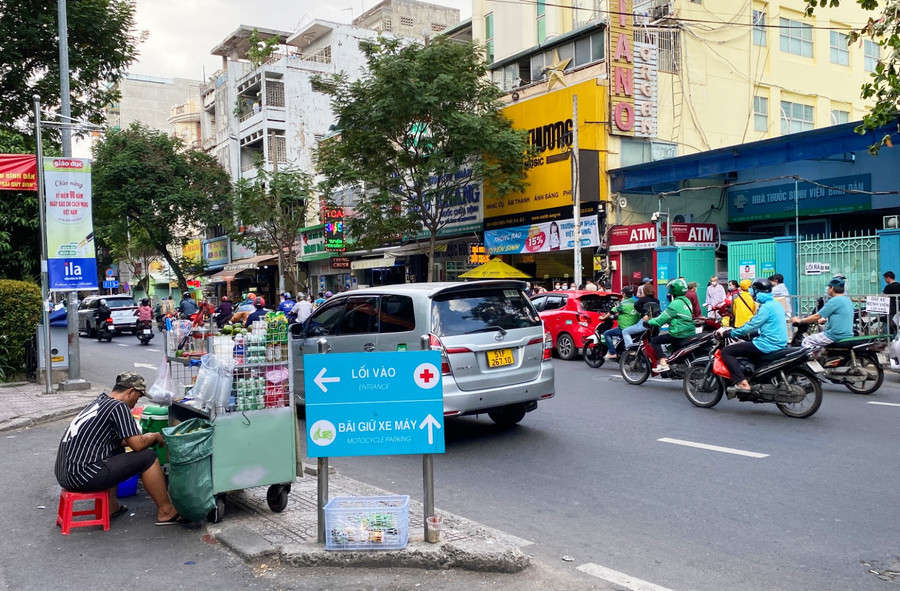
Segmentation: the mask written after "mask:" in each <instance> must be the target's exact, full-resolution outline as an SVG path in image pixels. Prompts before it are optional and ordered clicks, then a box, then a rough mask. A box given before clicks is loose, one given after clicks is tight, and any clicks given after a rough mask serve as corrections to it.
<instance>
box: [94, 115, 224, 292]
mask: <svg viewBox="0 0 900 591" xmlns="http://www.w3.org/2000/svg"><path fill="white" fill-rule="evenodd" d="M182 148H183V142H182V141H181V140H180V139H178V138H172V137H168V136H167V135H166V134H164V133H162V132H159V131H155V130H153V129H150V128H148V127H146V126H144V125H141V124H139V123H132V124H131V127H129V128H128V129H124V130H121V131H114V130H109V131H107V133H106V137H105V138H104V139H103V141H101V142H100V143H99V144H97V145H96V146H95V148H94V174H93V179H92V183H93V188H94V233H95V234H97V235H98V236H99V237H100V238H101V239H103V240H104V241H105V242H106V243H107V244H110V245H113V244H118V245H121V244H122V243H123V242H124V243H125V244H130V243H131V238H130V237H131V235H132V234H134V233H135V232H143V233H145V234H146V236H145V237H142V240H146V241H147V243H149V244H150V245H152V246H153V247H154V248H155V249H156V250H157V252H159V254H160V256H162V257H163V258H164V259H166V261H167V262H168V263H169V266H170V267H171V268H172V271H173V272H174V273H175V276H176V277H177V278H178V285H179V286H180V288H181V290H182V291H184V290H187V279H186V277H185V275H186V274H187V272H189V271H190V270H191V268H190V267H189V266H188V264H187V262H186V261H185V260H184V259H182V258H180V257H179V256H178V254H177V252H178V247H179V246H183V245H184V244H186V243H187V242H188V241H189V240H190V239H192V238H195V237H197V235H198V234H200V232H201V231H202V229H203V228H204V227H207V226H219V225H221V226H225V225H228V224H230V220H231V192H232V191H231V184H230V181H229V177H228V174H227V173H226V172H225V171H224V170H223V169H222V168H221V167H220V166H219V164H218V163H217V162H216V161H215V159H214V158H213V157H212V156H209V155H207V154H204V153H202V152H198V151H196V150H183V149H182ZM194 271H197V269H194Z"/></svg>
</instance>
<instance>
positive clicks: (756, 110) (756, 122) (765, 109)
mask: <svg viewBox="0 0 900 591" xmlns="http://www.w3.org/2000/svg"><path fill="white" fill-rule="evenodd" d="M753 129H755V130H756V131H768V130H769V99H768V98H766V97H764V96H754V97H753Z"/></svg>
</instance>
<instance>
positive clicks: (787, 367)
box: [583, 315, 887, 418]
mask: <svg viewBox="0 0 900 591" xmlns="http://www.w3.org/2000/svg"><path fill="white" fill-rule="evenodd" d="M613 320H614V319H613V317H612V316H610V315H607V316H606V317H604V318H603V319H601V322H600V323H599V324H598V325H597V327H596V329H595V330H594V334H593V335H591V336H590V337H588V339H587V340H586V342H585V344H584V349H583V356H584V361H585V363H586V364H587V365H588V366H589V367H593V368H597V367H601V366H602V365H603V364H604V362H605V359H606V355H607V353H609V350H608V348H607V345H606V342H605V341H604V339H603V333H604V332H606V331H607V330H609V329H610V328H612V327H613ZM694 324H695V325H696V326H697V329H698V334H697V336H695V337H693V338H691V339H690V340H689V341H688V342H686V343H684V344H683V345H682V346H681V347H679V348H677V349H676V350H674V351H672V352H670V353H669V355H668V356H667V361H668V369H667V370H666V371H661V372H658V373H657V372H654V371H653V370H654V368H655V367H656V366H657V364H658V362H659V359H658V358H657V355H656V353H655V351H654V350H653V347H652V346H651V345H650V339H651V338H652V336H654V333H655V329H647V330H646V331H645V332H644V333H643V335H642V336H641V337H640V338H639V339H636V340H635V342H634V346H632V347H631V348H629V349H627V350H626V349H625V346H624V343H623V342H622V340H621V339H619V340H618V342H617V343H616V350H615V355H616V356H617V357H618V363H619V372H620V374H621V375H622V379H624V380H625V381H626V382H627V383H629V384H632V385H640V384H643V383H644V382H645V381H647V379H649V378H650V376H651V375H656V376H658V377H660V378H663V379H671V380H681V381H682V382H683V387H684V393H685V396H686V397H687V399H688V400H689V401H690V402H691V403H692V404H694V405H695V406H698V407H700V408H712V407H714V406H715V405H716V404H718V403H719V401H721V400H722V398H723V396H724V397H727V398H728V399H729V400H732V399H735V398H737V399H738V400H739V401H741V402H753V403H757V404H760V403H770V404H775V405H776V406H777V407H778V409H779V410H781V412H783V413H784V414H785V415H787V416H789V417H793V418H806V417H810V416H812V415H813V414H815V412H816V411H817V410H818V409H819V406H820V405H821V404H822V386H821V383H822V382H825V381H829V382H831V383H834V384H842V385H844V386H846V387H847V389H848V390H850V391H851V392H855V393H857V394H872V393H874V392H875V391H876V390H878V388H880V387H881V384H882V383H883V382H884V369H883V368H882V366H881V363H880V362H879V360H878V352H879V351H882V350H884V349H885V347H886V346H887V344H886V343H885V342H884V341H880V340H877V339H876V338H873V337H865V336H862V337H853V338H850V339H845V340H842V341H838V342H835V343H832V344H830V345H828V346H826V347H824V348H823V349H821V350H820V352H819V355H818V356H817V358H816V359H813V358H812V351H811V350H810V349H806V348H803V347H801V346H800V342H801V341H802V339H803V335H804V334H805V332H806V330H807V329H808V327H809V325H797V324H795V325H794V326H795V328H796V330H795V333H794V337H793V339H792V341H791V343H790V346H789V347H786V348H784V349H782V350H780V351H776V352H775V353H770V354H768V355H765V356H763V357H761V358H760V359H759V361H758V362H756V363H753V362H751V361H749V360H746V359H741V364H742V367H743V370H744V373H745V375H746V376H747V379H748V382H749V383H750V385H751V390H750V392H746V391H740V390H736V389H734V388H730V387H728V384H729V383H730V378H731V375H730V373H729V372H728V369H727V368H726V367H725V365H724V363H722V362H721V358H720V356H719V352H720V351H721V350H722V349H723V348H724V347H726V346H727V345H729V344H731V343H733V342H737V340H738V339H736V338H733V337H730V336H728V333H727V332H726V333H725V334H724V335H721V336H720V335H719V334H717V333H716V332H715V331H716V329H718V328H719V327H720V325H719V323H718V322H716V321H715V320H712V319H698V320H695V322H694Z"/></svg>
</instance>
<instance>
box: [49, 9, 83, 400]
mask: <svg viewBox="0 0 900 591" xmlns="http://www.w3.org/2000/svg"><path fill="white" fill-rule="evenodd" d="M56 6H57V13H58V15H59V99H60V101H59V110H60V114H61V115H62V119H63V121H62V123H63V125H61V126H60V128H59V131H60V140H61V141H62V152H63V157H65V158H71V157H72V130H71V129H70V127H69V124H70V123H71V121H72V105H71V102H70V99H69V96H70V89H69V25H68V21H67V18H66V0H56ZM37 165H38V168H39V169H42V168H43V166H44V163H43V162H41V161H38V163H37ZM42 207H43V206H42ZM46 240H47V238H46V236H45V237H44V241H45V242H46ZM44 256H45V257H46V256H47V253H45V254H44ZM66 308H67V310H66V324H67V325H68V328H67V334H68V341H69V379H68V380H66V381H65V382H63V383H62V384H60V385H59V387H60V389H61V390H87V389H88V388H90V387H91V384H90V382H88V381H85V380H83V379H81V346H80V345H81V344H80V343H79V342H78V292H77V291H70V292H69V297H68V298H67V300H66Z"/></svg>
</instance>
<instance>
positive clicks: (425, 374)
mask: <svg viewBox="0 0 900 591" xmlns="http://www.w3.org/2000/svg"><path fill="white" fill-rule="evenodd" d="M433 377H434V374H433V373H431V372H430V371H429V370H428V368H427V367H426V368H425V371H423V372H422V373H420V374H419V378H420V379H421V380H422V381H423V382H425V383H426V384H427V383H428V382H430V381H431V378H433Z"/></svg>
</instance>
